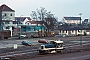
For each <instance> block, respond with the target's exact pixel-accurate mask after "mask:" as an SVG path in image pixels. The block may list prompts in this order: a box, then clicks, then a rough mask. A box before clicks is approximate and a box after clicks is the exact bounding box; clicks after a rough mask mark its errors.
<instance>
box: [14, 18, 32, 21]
mask: <svg viewBox="0 0 90 60" xmlns="http://www.w3.org/2000/svg"><path fill="white" fill-rule="evenodd" d="M26 18H27V19H28V20H31V19H30V17H15V20H17V21H24V20H25V19H26Z"/></svg>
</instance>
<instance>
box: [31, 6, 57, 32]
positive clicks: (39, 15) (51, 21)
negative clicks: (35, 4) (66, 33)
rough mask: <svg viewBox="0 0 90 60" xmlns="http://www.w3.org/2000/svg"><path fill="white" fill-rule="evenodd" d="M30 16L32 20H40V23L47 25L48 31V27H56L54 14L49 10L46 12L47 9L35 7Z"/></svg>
mask: <svg viewBox="0 0 90 60" xmlns="http://www.w3.org/2000/svg"><path fill="white" fill-rule="evenodd" d="M30 16H31V18H32V19H34V20H37V21H42V24H44V25H45V26H46V27H47V30H48V32H49V30H50V29H55V28H56V24H57V20H56V18H55V16H54V14H52V13H51V11H49V12H47V10H46V9H45V8H43V7H40V9H36V11H32V13H31V14H30Z"/></svg>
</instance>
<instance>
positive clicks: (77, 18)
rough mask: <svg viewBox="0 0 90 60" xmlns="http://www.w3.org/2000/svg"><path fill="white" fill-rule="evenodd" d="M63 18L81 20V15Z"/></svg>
mask: <svg viewBox="0 0 90 60" xmlns="http://www.w3.org/2000/svg"><path fill="white" fill-rule="evenodd" d="M64 18H65V20H81V17H64Z"/></svg>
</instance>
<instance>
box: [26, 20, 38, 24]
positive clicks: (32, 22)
mask: <svg viewBox="0 0 90 60" xmlns="http://www.w3.org/2000/svg"><path fill="white" fill-rule="evenodd" d="M27 22H30V23H31V24H37V22H36V21H35V20H30V21H27Z"/></svg>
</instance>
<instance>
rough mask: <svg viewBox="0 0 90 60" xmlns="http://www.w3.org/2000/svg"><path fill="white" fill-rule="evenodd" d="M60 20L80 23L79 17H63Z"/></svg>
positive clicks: (68, 22)
mask: <svg viewBox="0 0 90 60" xmlns="http://www.w3.org/2000/svg"><path fill="white" fill-rule="evenodd" d="M62 22H63V23H67V24H80V22H81V17H63V19H62Z"/></svg>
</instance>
